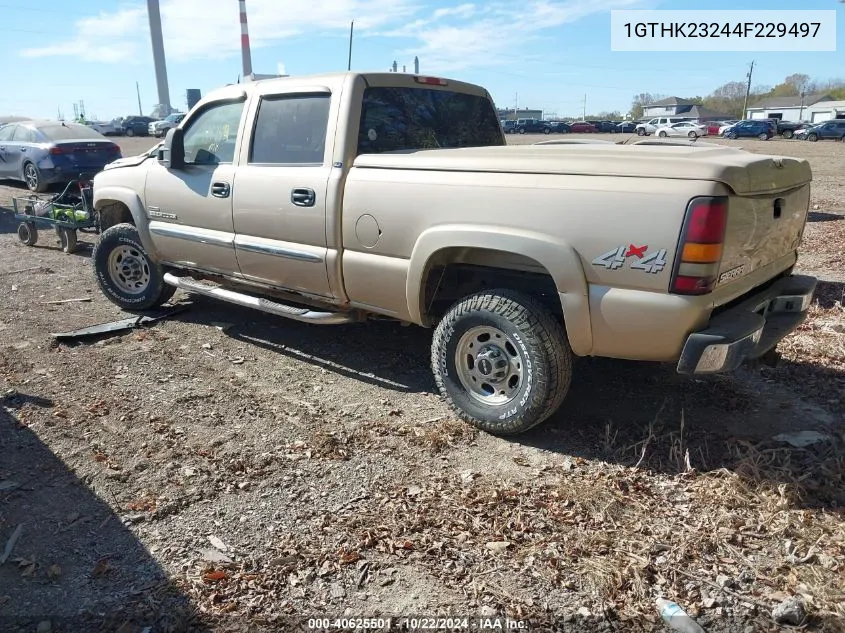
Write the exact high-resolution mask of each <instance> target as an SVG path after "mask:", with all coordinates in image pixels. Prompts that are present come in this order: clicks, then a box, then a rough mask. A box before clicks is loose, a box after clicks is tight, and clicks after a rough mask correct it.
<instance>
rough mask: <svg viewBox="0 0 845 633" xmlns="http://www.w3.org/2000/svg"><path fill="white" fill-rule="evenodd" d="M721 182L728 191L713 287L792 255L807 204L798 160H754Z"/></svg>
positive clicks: (806, 175)
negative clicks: (729, 193) (722, 237)
mask: <svg viewBox="0 0 845 633" xmlns="http://www.w3.org/2000/svg"><path fill="white" fill-rule="evenodd" d="M725 176H726V177H725V178H723V179H722V182H724V183H725V184H726V185H728V186H729V187H730V188H731V189H732V191H731V195H730V196H729V198H728V222H727V229H726V231H725V242H724V248H723V251H722V263H721V266H720V267H719V277H718V283H717V285H718V286H724V285H727V284H729V283H732V282H734V281H737V280H739V279H741V278H743V277H745V276H746V275H749V274H751V273H753V272H754V271H755V270H759V269H760V268H762V267H764V266H766V265H768V264H771V263H773V262H775V261H777V260H779V259H781V258H783V257H784V256H786V255H788V254H789V253H792V252H794V251H796V250H797V249H798V245H799V243H800V242H801V235H802V234H803V232H804V225H805V223H806V222H807V212H808V209H809V204H810V180H811V174H810V168H809V165H808V164H807V162H806V161H803V160H796V159H791V158H782V157H772V156H757V157H755V159H754V160H753V161H751V162H750V163H748V164H746V165H744V166H743V168H742V169H741V170H738V169H736V166H733V167H732V168H729V169H727V170H726V173H725Z"/></svg>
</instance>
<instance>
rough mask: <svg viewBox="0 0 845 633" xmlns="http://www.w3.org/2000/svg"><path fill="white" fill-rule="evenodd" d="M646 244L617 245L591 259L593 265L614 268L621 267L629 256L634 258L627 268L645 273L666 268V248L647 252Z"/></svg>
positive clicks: (655, 272) (652, 272)
mask: <svg viewBox="0 0 845 633" xmlns="http://www.w3.org/2000/svg"><path fill="white" fill-rule="evenodd" d="M647 251H648V244H646V245H644V246H635V245H634V244H628V245H627V246H624V245H623V246H617V247H616V248H614V249H613V250H609V251H607V252H606V253H602V254H601V255H599V256H598V257H596V258H595V259H594V260H593V262H592V263H593V266H601V267H602V268H606V269H607V270H616V269H617V268H622V267H623V266H624V265H625V263H626V262H627V261H628V259H629V258H631V257H633V258H634V260H633V261H632V262H631V263H630V265H629V268H632V269H634V270H642V271H644V272H647V273H651V274H655V275H656V274H657V273H659V272H661V271H662V270H663V269H664V268H666V249H665V248H661V249H659V250H657V251H654V252H652V253H648V252H647Z"/></svg>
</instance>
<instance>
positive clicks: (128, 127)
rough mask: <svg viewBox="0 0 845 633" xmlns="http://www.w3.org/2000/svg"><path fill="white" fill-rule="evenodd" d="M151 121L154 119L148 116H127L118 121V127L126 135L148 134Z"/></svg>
mask: <svg viewBox="0 0 845 633" xmlns="http://www.w3.org/2000/svg"><path fill="white" fill-rule="evenodd" d="M153 121H155V119H154V118H152V117H149V116H134V115H133V116H128V117H124V119H123V121H121V122H120V128H121V130H122V131H123V134H125V135H126V136H148V135H149V133H150V130H149V126H150V123H152V122H153Z"/></svg>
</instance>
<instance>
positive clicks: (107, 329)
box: [50, 305, 190, 341]
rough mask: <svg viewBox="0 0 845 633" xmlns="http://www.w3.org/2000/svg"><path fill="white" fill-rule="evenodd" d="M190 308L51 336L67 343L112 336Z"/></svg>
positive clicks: (166, 311)
mask: <svg viewBox="0 0 845 633" xmlns="http://www.w3.org/2000/svg"><path fill="white" fill-rule="evenodd" d="M189 307H190V306H187V305H181V306H176V307H175V308H172V309H170V310H165V311H162V312H159V313H155V314H153V315H147V314H144V315H141V316H133V317H129V318H128V319H121V320H120V321H112V322H111V323H101V324H99V325H91V326H88V327H84V328H82V329H79V330H73V331H72V332H51V333H50V336H52V337H53V338H55V339H58V340H60V341H63V340H64V341H66V340H75V339H81V338H87V337H90V336H98V335H100V334H110V333H112V332H119V331H121V330H131V329H134V328H136V327H140V326H142V325H147V324H149V323H155V322H156V321H161V320H162V319H166V318H168V317H171V316H173V315H175V314H179V313H180V312H184V311H185V310H187V309H188V308H189Z"/></svg>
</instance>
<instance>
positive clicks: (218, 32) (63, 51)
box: [21, 0, 418, 62]
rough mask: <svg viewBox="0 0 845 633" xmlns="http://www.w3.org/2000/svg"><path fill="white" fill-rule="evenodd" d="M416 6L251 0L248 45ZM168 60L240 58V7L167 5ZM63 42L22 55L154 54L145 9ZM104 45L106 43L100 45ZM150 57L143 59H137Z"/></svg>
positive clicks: (93, 24) (81, 28)
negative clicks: (235, 56)
mask: <svg viewBox="0 0 845 633" xmlns="http://www.w3.org/2000/svg"><path fill="white" fill-rule="evenodd" d="M417 8H418V7H417V5H416V0H309V1H308V2H294V1H293V0H287V1H286V2H283V3H282V2H279V0H250V1H249V2H248V3H247V20H248V23H249V35H250V44H251V47H252V48H261V47H263V46H268V45H271V44H273V43H275V42H278V41H280V40H283V39H285V38H289V37H292V36H295V35H301V34H305V33H307V34H313V35H321V34H324V33H330V32H334V31H337V32H341V31H348V29H349V23H350V22H351V21H352V20H353V19H354V20H355V30H356V32H357V33H362V34H363V33H366V32H367V31H369V30H373V29H377V28H383V27H386V26H388V25H395V24H397V23H398V22H400V21H404V20H407V19H408V18H409V17H411V16H412V15H413V13H414V12H415V11H416V10H417ZM161 19H162V30H163V32H164V48H165V53H166V54H167V58H168V60H174V61H186V60H194V59H222V58H226V57H231V56H232V55H236V54H238V53H240V50H241V48H240V47H241V38H240V22H239V20H238V5H237V3H235V2H234V1H233V0H161ZM69 32H72V33H75V34H76V35H75V36H74V37H72V38H69V39H67V40H65V41H63V42H59V43H56V44H51V45H49V46H45V47H39V48H30V49H26V50H24V51H22V52H21V55H22V56H24V57H53V56H67V55H71V56H77V57H82V58H83V59H85V60H86V61H103V62H123V61H129V60H133V59H135V60H136V61H146V60H147V59H148V55H149V51H150V43H149V42H150V37H149V23H148V19H147V9H146V3H143V5H141V4H134V3H133V4H132V5H131V6H126V7H124V8H121V9H118V10H116V11H114V12H112V13H101V14H100V15H98V16H94V17H88V18H82V19H79V20H77V21H76V22H75V23H74V25H73V27H72V29H69ZM96 42H102V44H95V43H96ZM142 51H143V52H145V57H144V58H142V59H138V53H139V52H142Z"/></svg>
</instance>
